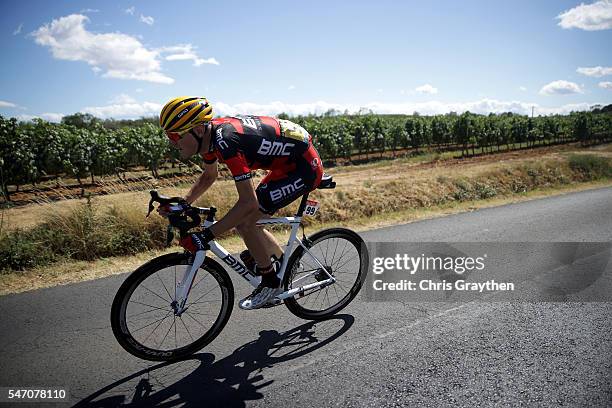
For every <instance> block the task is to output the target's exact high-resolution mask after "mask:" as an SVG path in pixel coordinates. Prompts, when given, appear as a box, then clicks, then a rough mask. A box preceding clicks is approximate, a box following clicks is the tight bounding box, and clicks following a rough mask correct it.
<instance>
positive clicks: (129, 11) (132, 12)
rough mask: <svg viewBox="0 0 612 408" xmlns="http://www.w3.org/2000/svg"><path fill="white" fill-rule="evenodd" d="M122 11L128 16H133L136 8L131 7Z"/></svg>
mask: <svg viewBox="0 0 612 408" xmlns="http://www.w3.org/2000/svg"><path fill="white" fill-rule="evenodd" d="M124 11H125V14H129V15H131V16H133V15H134V13H135V12H136V7H134V6H132V7H129V8H126V9H125V10H124Z"/></svg>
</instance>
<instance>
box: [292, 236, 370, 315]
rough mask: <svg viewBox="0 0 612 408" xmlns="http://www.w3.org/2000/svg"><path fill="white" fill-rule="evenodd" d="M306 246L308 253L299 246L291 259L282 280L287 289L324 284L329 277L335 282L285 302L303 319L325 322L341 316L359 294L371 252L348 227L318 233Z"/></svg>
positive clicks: (301, 293)
mask: <svg viewBox="0 0 612 408" xmlns="http://www.w3.org/2000/svg"><path fill="white" fill-rule="evenodd" d="M305 245H306V246H307V247H308V251H305V250H304V248H303V247H301V246H299V247H298V248H296V250H295V251H294V252H293V254H291V257H290V258H289V262H288V263H287V270H286V272H285V276H284V278H283V286H284V288H285V290H286V291H287V290H291V289H294V288H300V287H303V286H305V285H308V284H311V283H315V282H320V281H323V280H325V279H328V278H329V275H331V276H333V277H334V278H335V279H336V281H335V282H334V283H332V284H330V285H328V286H324V287H318V288H314V289H310V290H305V291H302V292H299V293H297V294H296V295H294V296H293V297H290V298H287V299H285V305H286V306H287V308H288V309H289V310H290V311H291V312H292V313H293V314H295V315H296V316H298V317H300V318H302V319H310V320H319V319H324V318H327V317H329V316H331V315H333V314H335V313H338V312H339V311H340V310H342V309H343V308H344V307H346V306H347V305H348V304H349V303H350V302H351V301H352V300H353V299H354V298H355V296H357V293H359V290H360V289H361V286H362V285H363V282H364V280H365V277H366V273H367V270H368V262H369V260H368V251H367V248H366V246H365V243H364V242H363V239H362V238H361V237H360V236H359V235H358V234H357V233H355V232H353V231H351V230H349V229H346V228H330V229H326V230H322V231H319V232H317V233H315V234H314V235H312V236H311V237H309V239H308V240H307V242H306V243H305ZM314 258H316V260H315V259H314ZM322 267H323V268H322Z"/></svg>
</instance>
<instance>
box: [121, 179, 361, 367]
mask: <svg viewBox="0 0 612 408" xmlns="http://www.w3.org/2000/svg"><path fill="white" fill-rule="evenodd" d="M335 185H336V183H335V182H334V181H333V179H332V178H331V177H330V176H328V175H324V177H323V179H322V181H321V183H320V185H319V187H318V188H320V189H327V188H334V187H335ZM150 193H151V200H150V201H149V214H150V213H151V211H152V210H153V209H154V207H155V206H154V203H158V204H159V205H160V206H161V205H163V206H166V207H165V208H168V209H169V215H168V221H169V224H168V243H170V242H171V241H172V240H173V231H174V230H175V229H178V230H179V232H180V236H181V237H184V236H186V235H187V234H189V233H190V232H189V231H190V230H192V229H194V228H197V227H199V228H206V227H210V226H211V225H213V224H214V222H215V215H216V211H217V210H216V208H214V207H209V208H204V207H195V206H191V205H189V204H187V203H186V202H184V200H183V199H182V198H179V197H164V196H162V195H160V194H158V192H157V191H155V190H152V191H151V192H150ZM318 208H319V204H318V203H317V202H316V201H314V200H309V199H308V193H306V194H304V195H303V196H302V199H301V202H300V205H299V207H298V211H297V213H296V214H295V216H293V217H273V218H267V219H262V220H260V221H259V222H258V225H261V226H270V225H285V226H287V225H288V226H290V234H289V239H288V241H287V245H286V246H285V249H284V254H283V256H282V257H281V258H280V259H281V260H282V262H281V266H280V270H279V272H278V276H279V278H280V279H281V282H282V288H283V292H282V293H281V294H279V295H278V296H276V297H275V298H274V299H273V301H272V302H271V303H269V304H268V305H266V307H272V306H278V305H280V304H283V303H284V304H285V306H286V307H287V308H288V309H289V310H290V311H291V312H292V313H293V314H295V315H296V316H298V317H300V318H303V319H309V320H321V319H325V318H328V317H329V316H332V315H333V314H335V313H337V312H339V311H340V310H342V309H343V308H344V307H346V306H347V305H348V304H349V303H350V302H351V301H352V300H353V299H354V298H355V296H357V293H359V290H360V289H361V286H362V284H363V282H364V280H365V276H366V273H367V267H368V262H369V260H368V251H367V248H366V246H365V243H364V241H363V239H362V238H361V237H360V236H359V235H358V234H357V233H355V232H353V231H351V230H349V229H346V228H329V229H325V230H321V231H319V232H317V233H315V234H312V235H310V236H308V237H307V236H306V235H305V232H304V225H303V223H302V218H303V216H304V215H310V216H312V215H314V214H315V213H316V212H317V211H318ZM201 216H206V218H205V219H204V221H202V217H201ZM300 226H301V227H302V238H301V239H300V238H298V229H299V228H300ZM192 232H193V231H192ZM208 251H210V252H212V253H213V254H215V255H216V256H217V257H218V258H219V259H220V260H221V261H223V262H224V263H225V264H226V265H227V266H229V267H230V268H231V269H232V270H234V271H235V272H237V273H238V275H240V276H241V277H242V278H244V279H245V280H246V281H247V282H248V283H250V284H251V285H252V286H253V287H257V286H258V285H259V282H260V281H261V277H260V276H258V275H257V274H256V273H255V272H254V271H251V270H249V269H248V268H247V267H246V266H245V265H244V264H243V263H242V262H241V261H240V260H239V259H237V258H235V257H234V256H233V255H232V254H230V253H229V252H228V251H227V250H225V248H223V246H221V244H219V243H218V242H216V241H215V240H213V241H211V242H209V243H208V244H207V245H206V246H205V249H204V250H199V251H197V252H196V253H195V254H192V253H191V252H189V251H185V252H182V253H181V252H175V253H170V254H166V255H162V256H159V257H157V258H155V259H153V260H151V261H149V262H147V263H146V264H144V265H142V266H140V267H139V268H138V269H136V270H135V271H134V272H132V273H131V274H130V275H129V276H128V277H127V279H126V280H125V282H123V284H122V285H121V287H120V288H119V290H118V291H117V294H116V295H115V299H114V301H113V305H112V308H111V326H112V329H113V333H114V335H115V337H116V339H117V341H118V342H119V344H120V345H121V346H122V347H123V348H124V349H125V350H126V351H128V352H129V353H131V354H133V355H134V356H137V357H139V358H142V359H146V360H152V361H172V360H177V359H181V358H185V357H187V356H189V355H191V354H193V353H195V352H196V351H198V350H200V349H202V348H203V347H205V346H206V345H207V344H209V343H210V342H211V341H213V340H214V339H215V338H216V337H217V336H218V335H219V333H221V331H222V330H223V328H224V327H225V325H226V324H227V322H228V320H229V318H230V315H231V313H232V309H233V305H234V287H233V284H232V280H231V279H230V277H229V275H228V273H227V271H226V270H225V269H224V268H223V267H222V266H221V265H220V263H219V262H217V261H215V260H214V259H212V258H211V257H210V256H207V252H208ZM250 313H255V312H250Z"/></svg>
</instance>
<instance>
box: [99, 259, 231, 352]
mask: <svg viewBox="0 0 612 408" xmlns="http://www.w3.org/2000/svg"><path fill="white" fill-rule="evenodd" d="M191 261H192V257H191V256H190V255H189V254H181V253H173V254H168V255H163V256H160V257H158V258H155V259H153V260H152V261H150V262H148V263H146V264H144V265H142V266H141V267H140V268H138V269H136V270H135V271H134V272H133V273H132V274H131V275H130V276H128V278H127V279H126V280H125V282H123V284H122V285H121V287H120V288H119V290H118V291H117V294H116V295H115V299H114V301H113V306H112V308H111V326H112V328H113V333H114V335H115V337H116V338H117V341H118V342H119V344H120V345H121V346H122V347H123V348H124V349H125V350H127V351H128V352H129V353H131V354H133V355H135V356H136V357H139V358H143V359H145V360H153V361H170V360H176V359H180V358H183V357H186V356H188V355H190V354H193V353H195V352H196V351H198V350H200V349H201V348H202V347H204V346H205V345H207V344H208V343H210V342H211V341H212V340H213V339H214V338H215V337H217V335H218V334H219V333H220V332H221V330H223V327H224V326H225V324H226V323H227V321H228V319H229V317H230V315H231V313H232V307H233V304H234V288H233V286H232V281H231V279H230V277H229V276H228V275H227V272H226V271H225V269H223V268H222V267H221V266H220V265H219V264H218V263H217V262H215V261H214V260H212V259H210V258H206V259H205V261H204V263H203V264H202V266H201V267H200V269H198V271H197V272H196V276H195V277H194V280H193V284H192V286H191V291H190V293H189V297H188V299H187V303H186V307H187V309H186V310H185V311H184V312H183V313H181V314H179V315H177V314H176V313H175V311H174V308H173V304H172V302H173V298H174V297H176V292H175V291H176V286H177V284H178V283H179V282H180V280H181V279H182V278H183V275H184V273H185V271H186V270H187V269H188V268H189V267H190V262H191Z"/></svg>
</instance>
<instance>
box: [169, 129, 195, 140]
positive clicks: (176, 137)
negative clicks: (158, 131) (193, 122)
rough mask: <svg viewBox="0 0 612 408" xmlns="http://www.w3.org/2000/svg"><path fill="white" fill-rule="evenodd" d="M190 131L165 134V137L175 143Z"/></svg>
mask: <svg viewBox="0 0 612 408" xmlns="http://www.w3.org/2000/svg"><path fill="white" fill-rule="evenodd" d="M190 131H191V130H186V131H184V132H166V136H167V137H168V139H170V140H172V141H173V142H174V143H177V142H178V141H179V140H181V138H182V137H183V136H184V135H186V134H187V133H189V132H190Z"/></svg>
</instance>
